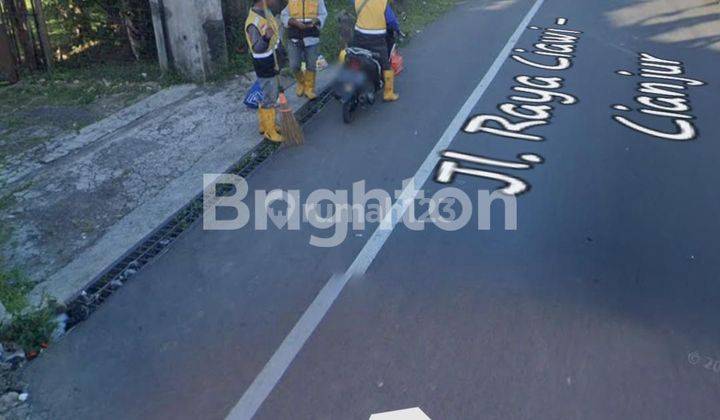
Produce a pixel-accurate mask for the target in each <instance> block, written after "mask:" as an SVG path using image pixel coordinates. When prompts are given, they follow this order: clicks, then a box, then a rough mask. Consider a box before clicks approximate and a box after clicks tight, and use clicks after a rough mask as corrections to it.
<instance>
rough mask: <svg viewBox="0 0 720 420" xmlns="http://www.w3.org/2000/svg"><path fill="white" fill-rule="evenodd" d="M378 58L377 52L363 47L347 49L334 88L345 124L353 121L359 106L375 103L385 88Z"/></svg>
mask: <svg viewBox="0 0 720 420" xmlns="http://www.w3.org/2000/svg"><path fill="white" fill-rule="evenodd" d="M378 58H379V57H378V56H377V54H375V53H373V52H371V51H369V50H366V49H363V48H355V47H351V48H346V49H345V62H344V63H343V66H342V68H341V69H340V73H339V74H338V77H337V79H336V80H335V86H334V88H333V95H334V96H335V98H336V99H338V100H339V101H340V103H341V104H342V117H343V122H345V124H350V123H351V122H352V118H353V113H354V112H355V110H356V109H357V108H358V107H359V106H361V105H373V104H375V99H376V96H377V95H376V94H377V92H379V91H380V90H382V88H383V78H382V70H381V68H380V62H379V61H378Z"/></svg>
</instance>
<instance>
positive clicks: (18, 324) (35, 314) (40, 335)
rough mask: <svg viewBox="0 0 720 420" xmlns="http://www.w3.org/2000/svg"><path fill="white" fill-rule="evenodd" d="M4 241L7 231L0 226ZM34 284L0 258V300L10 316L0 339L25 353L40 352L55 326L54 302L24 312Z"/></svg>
mask: <svg viewBox="0 0 720 420" xmlns="http://www.w3.org/2000/svg"><path fill="white" fill-rule="evenodd" d="M6 240H7V233H6V232H5V231H4V230H3V229H0V243H2V242H4V241H6ZM33 287H34V284H33V283H32V282H30V280H29V279H28V278H27V277H26V276H25V275H24V274H23V273H22V272H21V271H20V270H17V269H10V268H8V267H7V266H6V264H5V262H4V261H3V260H2V259H0V302H2V304H3V306H4V307H5V309H6V310H7V311H8V313H9V314H10V316H11V319H10V322H9V323H7V324H5V325H2V328H0V340H2V341H3V342H12V343H15V344H17V345H19V346H20V347H21V348H22V349H23V350H25V352H26V353H30V352H37V351H39V350H40V348H41V347H42V346H43V345H45V344H47V343H48V342H49V340H50V337H51V336H52V333H53V331H54V330H55V328H56V322H55V309H56V305H55V304H54V303H52V302H45V304H44V305H43V307H42V308H40V309H38V310H34V311H27V307H28V293H30V292H31V291H32V289H33Z"/></svg>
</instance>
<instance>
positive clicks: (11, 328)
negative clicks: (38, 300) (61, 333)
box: [0, 305, 57, 353]
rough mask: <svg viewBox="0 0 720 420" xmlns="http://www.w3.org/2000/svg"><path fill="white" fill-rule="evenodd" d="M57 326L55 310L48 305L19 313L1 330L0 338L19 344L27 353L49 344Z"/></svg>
mask: <svg viewBox="0 0 720 420" xmlns="http://www.w3.org/2000/svg"><path fill="white" fill-rule="evenodd" d="M56 327H57V323H56V321H55V310H54V309H53V307H52V305H48V306H45V307H43V308H42V309H39V310H37V311H34V312H29V313H24V314H19V315H16V316H14V317H13V320H12V322H11V323H10V324H9V325H7V326H6V327H5V328H3V330H2V332H0V338H1V339H2V340H3V341H6V342H12V343H15V344H17V345H19V346H20V347H21V348H22V349H23V350H25V353H32V352H37V351H39V350H40V349H41V348H42V347H43V346H45V345H47V344H48V342H49V341H50V337H52V333H53V331H54V330H55V328H56Z"/></svg>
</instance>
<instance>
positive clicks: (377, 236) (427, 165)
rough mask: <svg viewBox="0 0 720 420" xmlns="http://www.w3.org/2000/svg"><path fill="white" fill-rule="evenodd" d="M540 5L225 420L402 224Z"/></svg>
mask: <svg viewBox="0 0 720 420" xmlns="http://www.w3.org/2000/svg"><path fill="white" fill-rule="evenodd" d="M544 1H545V0H536V1H535V4H533V6H532V7H531V8H530V10H529V11H528V13H527V14H526V15H525V17H524V18H523V20H522V21H521V22H520V24H519V25H518V27H517V28H516V29H515V32H513V34H512V35H511V36H510V39H508V41H507V43H506V44H505V46H504V47H503V49H502V50H501V51H500V52H499V53H498V55H497V57H496V58H495V61H493V63H492V65H491V66H490V68H489V69H488V71H487V73H485V76H483V78H482V80H480V83H478V85H477V87H476V88H475V90H473V92H472V93H471V94H470V96H469V97H468V99H467V101H465V104H463V106H462V108H460V111H458V113H457V115H455V118H453V120H452V121H451V122H450V125H448V127H447V129H446V130H445V132H444V133H443V135H442V137H440V139H439V140H438V142H437V143H436V144H435V147H433V149H432V150H431V151H430V153H429V154H428V156H427V158H425V161H424V162H423V163H422V165H420V168H419V169H418V171H417V172H416V173H415V176H414V177H413V181H414V182H412V183H410V184H408V185H407V186H406V187H405V189H404V190H403V192H402V194H401V195H400V198H398V200H397V201H396V202H395V203H394V204H393V206H392V209H391V211H390V212H389V213H388V214H387V215H386V216H385V218H384V219H383V220H382V222H381V223H380V226H379V227H378V228H377V229H376V230H375V232H374V233H373V235H372V236H371V237H370V239H368V241H367V243H366V244H365V246H364V247H363V248H362V250H360V253H359V254H358V255H357V256H356V257H355V261H353V263H352V264H351V265H350V268H348V270H347V271H346V272H345V273H344V274H342V275H334V276H332V277H331V278H330V280H329V281H328V282H327V284H326V285H325V286H324V287H323V288H322V290H320V293H318V295H317V297H316V298H315V300H313V302H312V303H311V304H310V306H308V308H307V309H306V310H305V313H304V314H303V315H302V316H301V317H300V319H299V320H298V322H297V324H295V326H294V327H293V329H292V330H291V331H290V333H289V334H288V335H287V337H285V339H284V340H283V342H282V343H281V344H280V347H278V349H277V350H276V351H275V353H274V354H273V355H272V357H271V358H270V360H269V361H268V362H267V364H266V365H265V367H263V369H262V371H260V373H259V374H258V376H257V377H256V378H255V380H254V381H253V383H252V384H251V385H250V387H249V388H248V389H247V390H246V391H245V394H243V396H242V398H240V401H238V403H237V404H236V405H235V407H233V409H232V411H230V413H229V414H228V416H227V417H226V419H227V420H250V419H252V417H253V416H254V415H255V414H256V413H257V411H258V409H260V406H261V405H262V403H263V402H264V401H265V399H266V398H267V397H268V396H269V395H270V393H271V392H272V390H273V389H274V388H275V385H277V383H278V382H279V381H280V378H282V376H283V375H284V374H285V371H287V369H288V367H290V364H291V363H292V361H293V360H294V359H295V356H297V354H298V353H299V352H300V350H301V349H302V348H303V346H304V345H305V342H306V341H307V340H308V338H310V336H311V335H312V333H313V332H314V331H315V328H317V326H318V324H320V321H322V319H323V317H325V314H326V313H327V312H328V311H329V310H330V307H331V306H332V304H333V302H335V299H337V297H338V296H339V295H340V292H342V290H343V288H344V287H345V285H346V284H347V282H348V281H349V280H350V279H351V278H353V277H356V276H361V275H363V274H365V272H366V271H367V269H368V267H370V264H372V262H373V260H374V259H375V257H376V256H377V254H378V253H379V252H380V249H382V247H383V245H384V244H385V241H387V239H388V238H389V237H390V234H391V233H392V232H393V230H394V228H395V226H396V225H397V223H398V221H399V220H400V219H402V217H403V215H404V214H405V211H406V210H407V209H408V207H409V206H410V204H412V199H414V198H415V196H416V195H417V193H418V189H419V188H420V187H422V185H424V184H425V182H426V181H427V180H428V179H429V178H430V175H431V174H432V171H433V169H434V168H435V165H437V163H438V161H439V160H440V152H442V151H443V150H445V149H447V147H448V146H449V145H450V143H451V142H452V140H453V139H454V138H455V136H456V135H457V134H458V132H459V131H460V129H461V128H462V125H463V123H464V122H465V120H467V118H468V117H469V116H470V113H471V112H472V110H473V108H474V107H475V105H476V104H477V103H478V101H479V100H480V98H481V97H482V96H483V94H485V91H486V90H487V88H488V87H489V86H490V84H491V83H492V81H493V80H494V79H495V77H496V76H497V74H498V72H499V71H500V68H501V67H502V65H503V63H505V61H506V60H507V57H508V56H509V55H510V52H511V51H512V48H513V47H514V46H515V44H516V43H517V42H518V40H519V39H520V37H521V36H522V34H523V32H524V31H525V29H526V27H527V25H528V23H530V20H532V18H533V17H534V16H535V14H536V13H537V11H538V10H539V9H540V6H542V4H543V2H544Z"/></svg>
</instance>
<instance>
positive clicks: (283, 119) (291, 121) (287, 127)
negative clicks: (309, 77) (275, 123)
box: [278, 93, 305, 144]
mask: <svg viewBox="0 0 720 420" xmlns="http://www.w3.org/2000/svg"><path fill="white" fill-rule="evenodd" d="M278 111H280V132H281V133H282V135H283V136H284V137H285V138H286V139H287V140H290V141H291V142H293V143H295V144H303V141H304V140H305V139H304V138H303V132H302V128H301V127H300V124H299V123H298V121H297V119H296V118H295V114H293V112H292V108H290V105H289V104H288V102H287V98H286V97H285V94H284V93H281V94H280V107H279V109H278Z"/></svg>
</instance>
